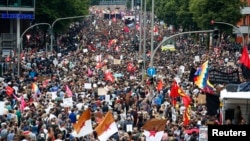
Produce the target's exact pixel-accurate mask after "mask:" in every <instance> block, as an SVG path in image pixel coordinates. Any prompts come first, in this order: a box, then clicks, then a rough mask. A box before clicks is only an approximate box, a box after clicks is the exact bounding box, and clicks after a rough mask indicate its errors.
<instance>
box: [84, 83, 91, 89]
mask: <svg viewBox="0 0 250 141" xmlns="http://www.w3.org/2000/svg"><path fill="white" fill-rule="evenodd" d="M84 88H85V89H92V84H91V83H84Z"/></svg>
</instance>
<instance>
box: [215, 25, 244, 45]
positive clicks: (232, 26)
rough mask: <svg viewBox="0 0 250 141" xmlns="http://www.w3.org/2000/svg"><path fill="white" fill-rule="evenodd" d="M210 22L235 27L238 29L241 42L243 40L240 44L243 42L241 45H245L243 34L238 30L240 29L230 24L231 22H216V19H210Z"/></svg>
mask: <svg viewBox="0 0 250 141" xmlns="http://www.w3.org/2000/svg"><path fill="white" fill-rule="evenodd" d="M211 24H212V25H213V24H224V25H229V26H231V27H233V28H235V29H237V30H238V31H239V33H240V34H241V37H242V42H243V43H242V44H243V46H244V45H245V39H244V35H243V33H242V32H241V31H240V29H239V28H238V27H236V26H235V25H232V24H230V23H226V22H216V21H214V20H212V21H211Z"/></svg>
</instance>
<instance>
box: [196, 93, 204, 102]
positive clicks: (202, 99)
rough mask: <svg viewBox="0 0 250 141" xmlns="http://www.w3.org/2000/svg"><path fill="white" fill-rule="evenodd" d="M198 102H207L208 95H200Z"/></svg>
mask: <svg viewBox="0 0 250 141" xmlns="http://www.w3.org/2000/svg"><path fill="white" fill-rule="evenodd" d="M197 104H206V95H205V94H199V95H198V97H197Z"/></svg>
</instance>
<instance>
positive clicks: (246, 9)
mask: <svg viewBox="0 0 250 141" xmlns="http://www.w3.org/2000/svg"><path fill="white" fill-rule="evenodd" d="M241 14H243V15H248V14H250V7H244V8H243V9H241Z"/></svg>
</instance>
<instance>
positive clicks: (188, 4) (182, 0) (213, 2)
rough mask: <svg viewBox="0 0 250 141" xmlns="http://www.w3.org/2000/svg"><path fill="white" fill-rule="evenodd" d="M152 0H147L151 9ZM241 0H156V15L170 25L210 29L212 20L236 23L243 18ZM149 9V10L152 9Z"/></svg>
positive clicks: (192, 28) (193, 28)
mask: <svg viewBox="0 0 250 141" xmlns="http://www.w3.org/2000/svg"><path fill="white" fill-rule="evenodd" d="M151 3H152V0H147V6H148V5H150V6H149V7H148V8H150V9H151ZM243 6H244V3H243V2H241V1H240V0H155V15H157V17H158V18H159V19H162V20H164V21H165V22H166V23H167V24H168V25H169V24H172V25H175V26H176V27H178V26H183V28H184V29H188V30H197V28H199V29H210V28H211V25H210V22H211V20H212V19H213V20H215V21H221V22H227V23H231V24H234V25H235V24H236V23H237V22H239V20H240V19H241V18H242V14H241V12H240V11H241V8H242V7H243ZM150 9H149V10H150Z"/></svg>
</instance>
